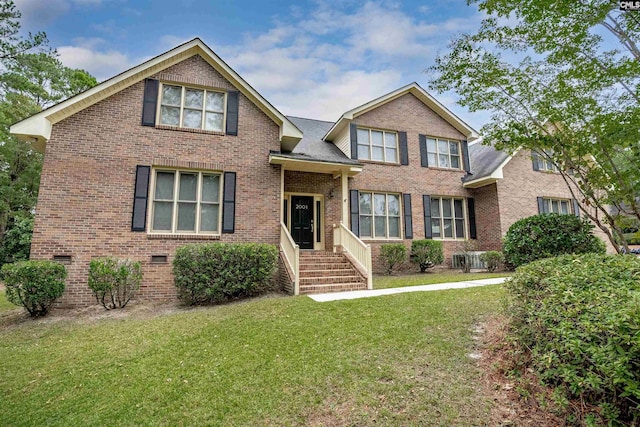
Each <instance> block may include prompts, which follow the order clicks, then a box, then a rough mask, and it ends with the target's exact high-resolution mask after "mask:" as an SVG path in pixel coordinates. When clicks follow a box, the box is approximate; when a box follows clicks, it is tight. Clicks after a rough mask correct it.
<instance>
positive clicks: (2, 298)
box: [0, 290, 20, 313]
mask: <svg viewBox="0 0 640 427" xmlns="http://www.w3.org/2000/svg"><path fill="white" fill-rule="evenodd" d="M16 308H20V307H18V306H17V305H13V304H11V303H10V302H9V301H7V295H6V294H5V291H4V290H0V313H2V312H3V311H7V310H13V309H16Z"/></svg>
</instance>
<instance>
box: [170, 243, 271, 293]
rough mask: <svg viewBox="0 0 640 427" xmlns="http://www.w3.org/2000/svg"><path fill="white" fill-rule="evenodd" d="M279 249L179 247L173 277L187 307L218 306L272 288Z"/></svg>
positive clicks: (238, 245)
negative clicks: (189, 305)
mask: <svg viewBox="0 0 640 427" xmlns="http://www.w3.org/2000/svg"><path fill="white" fill-rule="evenodd" d="M277 261H278V249H277V248H276V247H275V246H273V245H266V244H258V243H236V244H229V243H207V244H191V245H186V246H183V247H181V248H178V250H177V251H176V256H175V259H174V260H173V274H174V281H175V285H176V287H177V288H178V298H180V300H182V301H183V302H185V303H187V304H191V305H193V304H207V303H217V302H222V301H226V300H230V299H237V298H243V297H249V296H253V295H258V294H260V293H263V292H265V291H268V290H270V289H271V288H272V283H273V275H274V272H275V269H276V266H277Z"/></svg>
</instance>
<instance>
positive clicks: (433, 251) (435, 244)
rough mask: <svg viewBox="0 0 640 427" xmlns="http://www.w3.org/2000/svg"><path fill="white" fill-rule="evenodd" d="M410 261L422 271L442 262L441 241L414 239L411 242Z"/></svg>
mask: <svg viewBox="0 0 640 427" xmlns="http://www.w3.org/2000/svg"><path fill="white" fill-rule="evenodd" d="M410 258H411V262H412V263H414V264H418V265H419V266H420V272H421V273H424V272H425V271H427V269H428V268H432V267H434V266H435V265H437V264H442V263H443V262H444V253H443V250H442V242H441V241H439V240H414V241H412V242H411V256H410Z"/></svg>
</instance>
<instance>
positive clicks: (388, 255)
mask: <svg viewBox="0 0 640 427" xmlns="http://www.w3.org/2000/svg"><path fill="white" fill-rule="evenodd" d="M380 258H382V261H383V262H384V269H385V272H386V273H387V274H391V271H393V267H395V266H396V265H398V264H402V263H403V262H405V261H406V260H407V247H406V246H405V245H403V244H402V243H388V244H384V245H380Z"/></svg>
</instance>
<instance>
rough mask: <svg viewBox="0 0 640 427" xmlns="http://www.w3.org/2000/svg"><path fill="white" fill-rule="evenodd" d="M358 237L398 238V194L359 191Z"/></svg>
mask: <svg viewBox="0 0 640 427" xmlns="http://www.w3.org/2000/svg"><path fill="white" fill-rule="evenodd" d="M360 237H363V238H370V239H399V238H400V195H399V194H387V193H367V192H362V191H361V192H360Z"/></svg>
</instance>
